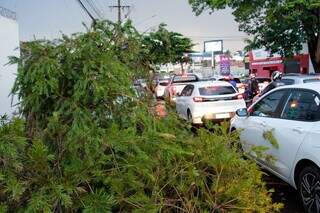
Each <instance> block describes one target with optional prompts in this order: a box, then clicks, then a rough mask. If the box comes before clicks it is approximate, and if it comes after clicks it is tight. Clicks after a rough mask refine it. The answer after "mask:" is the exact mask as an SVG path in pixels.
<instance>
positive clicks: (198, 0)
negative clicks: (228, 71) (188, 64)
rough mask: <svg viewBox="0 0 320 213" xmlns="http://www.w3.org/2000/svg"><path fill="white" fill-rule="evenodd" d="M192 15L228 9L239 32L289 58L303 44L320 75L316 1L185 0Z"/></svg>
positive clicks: (319, 21) (319, 6)
mask: <svg viewBox="0 0 320 213" xmlns="http://www.w3.org/2000/svg"><path fill="white" fill-rule="evenodd" d="M189 3H190V4H191V5H192V8H193V10H194V12H195V13H196V14H197V15H199V14H201V13H202V12H203V11H206V10H209V11H210V12H214V11H215V10H219V9H224V8H227V7H230V8H232V9H233V10H234V11H233V15H234V16H235V18H236V21H237V22H238V23H239V24H240V26H239V28H240V30H242V31H244V32H246V33H248V34H249V35H253V36H255V43H256V44H257V45H258V46H265V47H266V48H267V49H270V50H271V51H272V52H280V53H281V54H282V55H283V56H286V57H290V56H292V55H293V54H295V53H297V52H299V51H301V50H302V44H303V43H304V42H306V43H307V44H308V47H309V53H310V57H311V60H312V63H313V65H314V68H315V70H317V71H318V72H320V1H319V0H284V1H278V0H271V1H264V0H256V1H239V0H228V1H227V0H213V1H209V0H189Z"/></svg>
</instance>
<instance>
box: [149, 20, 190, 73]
mask: <svg viewBox="0 0 320 213" xmlns="http://www.w3.org/2000/svg"><path fill="white" fill-rule="evenodd" d="M144 44H145V46H146V47H147V49H148V50H149V54H148V56H147V58H149V60H150V61H151V62H153V63H154V64H166V63H180V64H182V63H184V62H185V61H186V57H184V54H185V53H189V52H192V48H193V46H194V44H193V43H192V41H191V39H190V38H187V37H184V36H183V35H182V34H180V33H177V32H172V31H169V30H168V29H166V25H165V24H160V25H159V27H158V29H157V30H156V31H153V32H151V33H150V34H148V35H146V36H144ZM182 69H183V68H182Z"/></svg>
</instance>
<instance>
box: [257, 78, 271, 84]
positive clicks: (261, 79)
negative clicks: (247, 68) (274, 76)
mask: <svg viewBox="0 0 320 213" xmlns="http://www.w3.org/2000/svg"><path fill="white" fill-rule="evenodd" d="M256 79H257V81H258V83H264V82H271V79H270V78H256Z"/></svg>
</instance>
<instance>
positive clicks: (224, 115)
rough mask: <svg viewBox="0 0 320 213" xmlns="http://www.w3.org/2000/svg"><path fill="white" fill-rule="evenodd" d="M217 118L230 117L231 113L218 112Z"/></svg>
mask: <svg viewBox="0 0 320 213" xmlns="http://www.w3.org/2000/svg"><path fill="white" fill-rule="evenodd" d="M216 118H217V119H221V118H230V114H229V113H223V114H216Z"/></svg>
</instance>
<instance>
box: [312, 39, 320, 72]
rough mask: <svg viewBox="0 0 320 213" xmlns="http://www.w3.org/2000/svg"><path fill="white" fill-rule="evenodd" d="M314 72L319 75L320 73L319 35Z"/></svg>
mask: <svg viewBox="0 0 320 213" xmlns="http://www.w3.org/2000/svg"><path fill="white" fill-rule="evenodd" d="M313 66H314V70H315V71H316V72H317V73H320V35H319V33H318V39H317V44H316V51H315V63H314V64H313Z"/></svg>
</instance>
